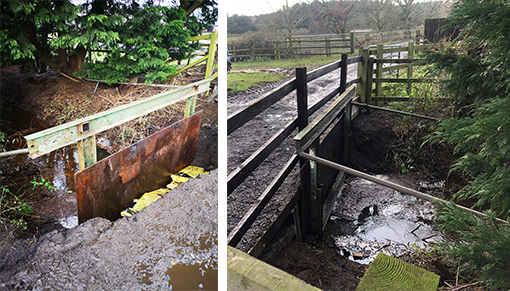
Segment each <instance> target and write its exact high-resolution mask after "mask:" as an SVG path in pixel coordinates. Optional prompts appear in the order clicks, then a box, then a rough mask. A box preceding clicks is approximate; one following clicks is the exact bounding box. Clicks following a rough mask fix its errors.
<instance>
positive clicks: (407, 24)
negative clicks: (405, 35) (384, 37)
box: [395, 0, 419, 29]
mask: <svg viewBox="0 0 510 291" xmlns="http://www.w3.org/2000/svg"><path fill="white" fill-rule="evenodd" d="M395 2H396V3H397V5H398V6H399V7H400V19H401V20H402V22H403V25H404V29H410V28H411V21H412V20H413V19H414V18H416V17H418V15H419V11H418V9H417V6H416V2H417V1H416V0H395Z"/></svg>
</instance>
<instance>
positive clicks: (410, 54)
mask: <svg viewBox="0 0 510 291" xmlns="http://www.w3.org/2000/svg"><path fill="white" fill-rule="evenodd" d="M413 57H414V42H413V41H410V42H409V43H408V44H407V58H408V59H412V58H413ZM407 78H408V79H411V78H413V65H412V64H409V65H407ZM412 86H413V85H412V83H407V94H411V89H412Z"/></svg>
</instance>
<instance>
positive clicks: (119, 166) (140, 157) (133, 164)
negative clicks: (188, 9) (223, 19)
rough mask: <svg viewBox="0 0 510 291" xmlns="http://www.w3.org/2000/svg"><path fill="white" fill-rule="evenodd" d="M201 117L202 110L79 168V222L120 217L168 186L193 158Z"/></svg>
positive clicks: (76, 178) (77, 189)
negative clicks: (135, 201) (172, 176)
mask: <svg viewBox="0 0 510 291" xmlns="http://www.w3.org/2000/svg"><path fill="white" fill-rule="evenodd" d="M201 118H202V111H200V112H198V113H195V114H194V115H192V116H190V117H187V118H185V119H183V120H181V121H179V122H176V123H174V124H172V125H170V126H169V127H167V128H165V129H162V130H160V131H159V132H157V133H155V134H153V135H151V136H149V137H147V138H146V139H143V140H141V141H139V142H137V143H135V144H133V145H131V146H130V147H128V148H125V149H123V150H121V151H119V152H117V153H115V154H113V155H111V156H109V157H107V158H105V159H103V160H101V161H99V162H98V163H96V164H94V165H92V166H90V167H88V168H86V169H84V170H83V171H80V172H77V173H76V174H75V175H74V181H75V185H76V196H77V203H78V220H79V222H80V223H82V222H84V221H86V220H88V219H91V218H94V217H104V218H107V219H110V220H115V219H118V218H119V217H120V212H121V211H122V210H124V209H126V208H127V207H129V206H131V204H132V203H133V199H137V198H140V196H141V195H142V194H143V193H145V192H148V191H152V190H155V189H158V188H162V187H165V186H166V185H167V184H168V183H169V182H170V180H171V179H170V174H172V173H176V172H177V171H179V170H180V169H182V168H184V167H186V166H188V165H189V164H190V163H191V162H192V161H193V159H194V157H195V148H196V144H197V138H198V132H199V129H200V121H201Z"/></svg>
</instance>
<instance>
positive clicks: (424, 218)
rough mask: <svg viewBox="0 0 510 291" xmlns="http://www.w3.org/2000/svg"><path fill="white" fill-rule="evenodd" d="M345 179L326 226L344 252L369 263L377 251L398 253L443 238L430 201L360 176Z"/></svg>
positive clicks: (351, 257) (392, 254)
mask: <svg viewBox="0 0 510 291" xmlns="http://www.w3.org/2000/svg"><path fill="white" fill-rule="evenodd" d="M380 178H383V179H386V180H388V177H386V176H380ZM347 183H348V184H347V186H346V187H345V188H344V189H343V192H342V195H341V196H340V197H339V198H338V200H337V201H336V202H335V207H334V210H333V213H332V216H331V217H330V221H329V223H328V228H327V231H328V234H329V235H331V237H332V238H333V240H334V243H335V245H336V247H337V248H338V250H339V252H340V253H341V254H343V255H344V256H347V257H349V258H350V259H351V260H354V261H356V262H359V263H362V264H368V263H370V262H371V261H372V260H373V259H374V258H375V256H376V255H377V253H379V252H384V253H385V254H388V255H391V256H396V257H398V256H400V255H403V254H404V253H406V252H408V251H410V250H413V249H415V248H417V247H419V248H424V247H425V246H426V245H427V244H428V243H429V242H433V241H435V242H437V241H443V240H444V239H445V238H444V236H443V234H442V233H441V232H440V231H439V230H438V229H436V226H435V221H434V217H435V210H434V207H433V205H432V204H431V203H429V202H426V201H423V200H420V199H418V198H415V197H412V196H409V195H404V194H401V193H400V192H397V191H395V190H392V189H389V188H386V187H383V186H380V185H377V184H375V183H372V182H369V181H366V180H363V179H360V178H354V179H352V180H349V181H348V182H347ZM438 185H439V184H438Z"/></svg>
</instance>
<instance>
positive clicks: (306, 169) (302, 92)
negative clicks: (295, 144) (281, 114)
mask: <svg viewBox="0 0 510 291" xmlns="http://www.w3.org/2000/svg"><path fill="white" fill-rule="evenodd" d="M296 95H297V107H298V108H297V110H298V130H299V131H302V130H303V129H305V127H306V126H307V125H308V92H307V77H306V68H296ZM299 166H300V167H299V168H300V176H301V189H300V192H301V193H300V195H301V199H300V200H299V204H298V211H296V212H295V213H296V216H300V217H299V218H298V221H296V222H295V223H296V226H301V227H296V230H297V231H299V229H301V231H302V232H303V233H310V220H311V215H310V209H311V208H310V203H311V196H310V191H311V190H310V163H309V162H307V160H306V159H302V158H300V159H299ZM297 237H298V239H299V238H300V237H302V234H300V233H298V234H297Z"/></svg>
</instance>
